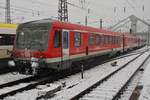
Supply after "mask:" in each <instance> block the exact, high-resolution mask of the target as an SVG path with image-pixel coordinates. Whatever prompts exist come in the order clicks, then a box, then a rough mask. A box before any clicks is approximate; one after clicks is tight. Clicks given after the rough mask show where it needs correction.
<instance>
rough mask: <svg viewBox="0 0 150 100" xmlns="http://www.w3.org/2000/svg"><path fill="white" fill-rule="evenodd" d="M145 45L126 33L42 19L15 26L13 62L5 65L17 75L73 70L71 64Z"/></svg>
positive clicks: (140, 40) (141, 39) (142, 41)
mask: <svg viewBox="0 0 150 100" xmlns="http://www.w3.org/2000/svg"><path fill="white" fill-rule="evenodd" d="M145 42H146V40H145V39H143V38H141V37H137V36H133V35H130V34H128V33H118V32H111V31H108V30H102V29H97V28H92V27H88V26H82V25H77V24H71V23H65V22H59V21H55V20H51V19H43V20H37V21H32V22H27V23H23V24H20V25H19V26H18V29H17V36H16V39H15V43H14V48H13V51H12V57H13V60H12V61H9V62H8V63H9V65H10V66H15V67H17V68H18V71H19V72H21V73H29V74H35V73H37V72H38V71H40V70H42V69H47V68H48V69H49V70H55V71H62V70H67V69H69V68H73V67H72V65H73V64H75V62H76V63H78V62H80V61H86V60H87V59H89V58H90V59H92V58H94V57H96V56H100V55H104V54H115V53H119V52H124V51H127V50H129V49H134V48H138V47H142V46H144V45H145ZM47 71H48V70H47Z"/></svg>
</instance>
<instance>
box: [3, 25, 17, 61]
mask: <svg viewBox="0 0 150 100" xmlns="http://www.w3.org/2000/svg"><path fill="white" fill-rule="evenodd" d="M16 28H17V25H16V24H0V59H7V58H9V57H10V54H11V53H10V52H11V50H12V49H13V44H14V39H15V35H16Z"/></svg>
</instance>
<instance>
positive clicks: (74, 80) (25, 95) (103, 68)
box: [6, 55, 137, 100]
mask: <svg viewBox="0 0 150 100" xmlns="http://www.w3.org/2000/svg"><path fill="white" fill-rule="evenodd" d="M136 56H137V55H133V56H130V57H125V58H122V59H119V60H116V61H117V66H116V67H112V66H111V65H110V64H111V63H112V62H114V61H112V62H109V63H105V64H102V65H99V66H97V67H94V68H92V69H90V70H87V71H84V79H81V73H77V74H75V75H71V76H68V77H66V78H64V79H60V80H59V81H56V82H54V83H53V84H61V83H63V82H65V83H66V87H65V88H63V90H62V91H60V92H58V94H59V93H61V92H65V91H66V90H67V89H68V88H69V87H71V86H74V85H75V86H77V85H78V84H82V83H84V82H85V81H87V80H89V79H95V80H96V79H97V78H100V77H102V76H104V75H106V74H108V73H111V72H112V71H114V70H115V69H117V68H119V67H120V66H121V65H123V64H125V63H126V62H128V61H130V60H131V59H133V58H134V57H136ZM93 72H94V73H93ZM84 85H88V82H87V84H84ZM38 91H39V90H38V89H32V90H29V91H24V92H22V93H18V94H16V95H15V98H16V100H35V99H36V98H37V96H38V95H37V94H38ZM74 92H75V91H74ZM6 100H7V99H6Z"/></svg>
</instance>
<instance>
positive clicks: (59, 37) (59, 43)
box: [53, 29, 62, 48]
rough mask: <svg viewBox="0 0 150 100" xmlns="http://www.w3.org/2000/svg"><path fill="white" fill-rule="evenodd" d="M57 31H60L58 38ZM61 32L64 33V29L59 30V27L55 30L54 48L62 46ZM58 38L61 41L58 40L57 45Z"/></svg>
mask: <svg viewBox="0 0 150 100" xmlns="http://www.w3.org/2000/svg"><path fill="white" fill-rule="evenodd" d="M56 31H58V32H59V35H58V38H56ZM61 33H62V30H59V29H56V30H55V31H54V42H53V47H54V48H60V47H61V43H62V41H61ZM57 40H59V41H58V43H57V45H55V42H56V41H57Z"/></svg>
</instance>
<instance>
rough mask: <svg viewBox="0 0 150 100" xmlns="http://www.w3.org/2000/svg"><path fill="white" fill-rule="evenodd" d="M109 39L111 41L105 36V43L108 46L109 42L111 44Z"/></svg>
mask: <svg viewBox="0 0 150 100" xmlns="http://www.w3.org/2000/svg"><path fill="white" fill-rule="evenodd" d="M108 39H109V37H108V36H107V35H106V36H105V43H106V45H108V42H109V40H108Z"/></svg>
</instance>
